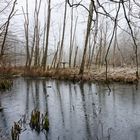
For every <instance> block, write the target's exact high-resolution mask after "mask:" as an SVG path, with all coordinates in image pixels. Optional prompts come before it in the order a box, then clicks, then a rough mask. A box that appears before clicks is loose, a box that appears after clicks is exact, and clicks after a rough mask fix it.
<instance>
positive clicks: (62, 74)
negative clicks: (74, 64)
mask: <svg viewBox="0 0 140 140" xmlns="http://www.w3.org/2000/svg"><path fill="white" fill-rule="evenodd" d="M78 72H79V69H78V68H76V69H70V68H65V69H64V68H60V69H49V70H46V71H43V70H42V69H40V68H38V69H35V68H32V69H28V70H27V69H24V68H23V67H16V68H4V69H2V68H0V76H1V77H3V76H4V77H20V76H23V77H32V78H37V77H45V78H52V79H58V80H70V81H73V82H78V81H90V82H105V81H106V70H105V67H103V68H92V69H90V70H89V69H85V71H84V74H83V75H79V74H78ZM138 80H139V79H138ZM108 81H109V82H123V83H135V82H137V78H136V68H131V67H125V68H123V67H115V68H108Z"/></svg>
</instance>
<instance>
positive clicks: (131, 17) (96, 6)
mask: <svg viewBox="0 0 140 140" xmlns="http://www.w3.org/2000/svg"><path fill="white" fill-rule="evenodd" d="M16 2H17V0H15V1H9V2H7V1H4V3H3V5H4V6H2V7H0V14H1V15H4V14H5V12H4V11H5V10H7V9H10V10H8V11H9V14H8V15H6V16H7V17H8V18H7V20H6V21H5V22H0V35H1V38H0V40H1V45H0V46H1V47H0V48H1V51H0V52H1V53H0V57H1V61H2V58H3V57H4V56H5V54H6V51H5V50H6V49H5V48H7V47H6V46H9V45H7V44H6V40H7V41H8V39H7V38H8V33H9V24H10V20H11V19H12V18H13V17H14V15H15V13H16V8H15V5H16ZM54 3H55V2H54V1H52V0H48V2H47V3H46V5H45V6H44V2H43V1H42V0H35V4H34V12H33V13H32V15H34V17H33V18H32V21H31V17H30V13H29V8H30V7H29V3H28V0H26V6H25V7H22V14H23V17H24V40H25V41H24V46H25V50H24V51H23V50H22V49H21V50H22V52H23V54H25V57H26V60H25V63H24V65H25V67H26V68H32V67H34V68H41V69H43V70H44V71H46V70H47V68H49V69H50V68H52V69H58V68H61V67H64V66H65V67H69V68H77V67H78V68H79V74H83V73H84V69H85V68H87V69H90V68H94V66H98V68H100V67H102V66H105V67H106V71H108V66H110V65H111V66H113V67H116V66H132V67H135V66H136V68H137V69H136V76H137V77H138V65H139V59H140V58H139V53H140V50H139V40H138V38H139V25H138V23H139V21H140V18H139V12H138V11H139V8H140V2H139V1H138V0H132V1H130V0H129V1H125V0H117V1H115V0H112V1H110V0H108V1H107V2H106V3H104V1H102V0H89V1H86V2H85V1H79V2H77V1H75V0H71V1H70V0H65V1H64V2H63V3H62V4H61V6H60V8H61V9H62V13H63V14H62V16H61V20H62V21H61V23H62V24H61V25H60V28H59V29H58V30H59V31H58V30H57V31H54V33H52V28H53V26H54V25H53V24H52V22H53V21H54V20H55V19H54V13H53V10H54V9H55V8H56V7H57V6H58V4H57V3H56V4H54ZM54 5H55V6H54ZM43 6H44V7H43ZM3 7H4V8H3ZM58 7H59V6H58ZM2 8H3V9H2ZM41 8H44V11H45V12H44V23H43V25H42V21H40V16H41V15H40V11H41V10H42V9H41ZM81 9H82V10H81ZM77 11H78V12H77ZM85 12H86V13H85ZM82 14H83V15H85V16H84V18H85V22H84V23H83V25H82V26H84V34H81V33H82V31H81V32H80V34H79V33H78V31H79V30H80V28H81V27H80V26H81V24H82V23H80V22H81V19H80V18H81V17H82V16H83V15H82ZM81 15H82V16H81ZM58 20H59V19H57V21H58ZM79 25H80V26H79ZM31 26H32V30H31ZM81 30H82V28H81ZM56 32H59V37H56V38H55V39H54V40H55V42H53V45H54V46H55V47H54V46H53V47H52V45H51V43H50V42H51V41H52V40H53V39H52V34H56ZM79 36H80V37H79ZM80 39H81V40H80ZM54 40H53V41H54ZM79 40H80V41H79ZM79 42H80V43H79ZM8 55H9V54H8ZM106 76H107V75H106Z"/></svg>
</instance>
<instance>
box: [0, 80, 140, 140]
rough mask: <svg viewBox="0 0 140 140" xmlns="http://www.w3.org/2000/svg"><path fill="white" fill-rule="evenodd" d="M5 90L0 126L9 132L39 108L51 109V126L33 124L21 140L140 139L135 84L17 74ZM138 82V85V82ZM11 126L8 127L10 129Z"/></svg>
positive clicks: (41, 109) (138, 97) (139, 104)
mask: <svg viewBox="0 0 140 140" xmlns="http://www.w3.org/2000/svg"><path fill="white" fill-rule="evenodd" d="M14 83H15V84H14V85H15V86H14V87H13V89H12V90H11V91H9V92H6V93H4V94H1V96H0V97H1V98H0V104H1V105H2V106H4V107H5V109H4V110H3V111H2V112H0V128H2V130H3V131H7V132H8V133H9V132H10V128H11V126H12V124H13V122H14V121H18V120H19V119H20V118H21V117H22V116H24V115H25V114H26V119H28V120H29V117H30V114H31V111H32V110H33V109H35V108H36V109H39V110H40V111H41V113H46V112H47V113H48V116H49V122H50V130H49V133H48V135H47V137H46V135H45V134H44V133H40V134H37V133H35V132H32V131H31V130H30V129H29V128H26V129H27V130H26V131H25V132H23V133H22V135H21V136H20V139H21V140H25V139H31V140H32V139H33V140H46V139H49V140H58V139H59V140H94V139H95V140H118V139H119V140H126V139H127V140H132V139H133V140H138V139H140V131H139V130H140V117H139V115H140V110H139V108H140V102H139V99H140V92H139V89H137V90H136V88H135V86H134V85H119V84H113V85H111V89H112V92H111V93H110V95H109V94H108V88H107V87H106V86H104V85H100V84H98V85H95V84H91V83H90V84H83V83H77V84H73V83H70V82H60V81H54V80H49V81H47V80H32V79H17V80H15V81H14ZM138 87H139V86H138ZM7 128H8V129H7Z"/></svg>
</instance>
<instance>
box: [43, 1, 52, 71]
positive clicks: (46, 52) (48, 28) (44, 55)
mask: <svg viewBox="0 0 140 140" xmlns="http://www.w3.org/2000/svg"><path fill="white" fill-rule="evenodd" d="M50 21H51V0H49V1H48V16H47V30H46V45H45V52H44V54H43V58H42V67H43V70H45V69H46V64H47V55H48V43H49V32H50Z"/></svg>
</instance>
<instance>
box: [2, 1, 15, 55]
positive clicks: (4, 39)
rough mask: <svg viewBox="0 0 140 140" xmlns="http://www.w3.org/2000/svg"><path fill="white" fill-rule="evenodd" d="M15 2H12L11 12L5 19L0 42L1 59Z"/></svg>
mask: <svg viewBox="0 0 140 140" xmlns="http://www.w3.org/2000/svg"><path fill="white" fill-rule="evenodd" d="M16 2H17V0H15V1H14V2H13V6H12V9H11V12H10V14H9V16H8V19H7V22H6V27H5V33H4V37H3V42H2V46H1V51H0V57H2V56H3V55H4V47H5V42H6V38H7V34H8V29H9V25H10V20H11V18H12V17H13V15H14V10H15V6H16Z"/></svg>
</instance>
